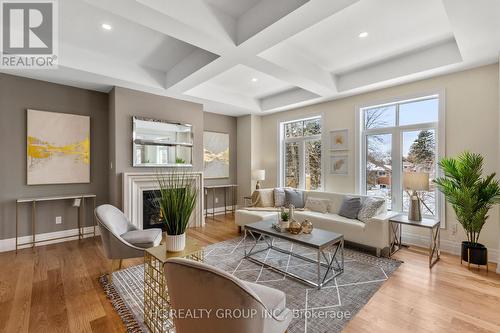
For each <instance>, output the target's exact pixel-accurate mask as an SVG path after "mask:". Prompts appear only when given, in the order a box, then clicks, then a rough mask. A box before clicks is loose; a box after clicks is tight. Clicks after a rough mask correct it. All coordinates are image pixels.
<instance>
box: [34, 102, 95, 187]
mask: <svg viewBox="0 0 500 333" xmlns="http://www.w3.org/2000/svg"><path fill="white" fill-rule="evenodd" d="M27 120H28V124H27V129H28V131H27V132H28V133H27V147H26V151H27V179H28V185H39V184H65V183H88V182H90V117H88V116H80V115H73V114H67V113H57V112H47V111H37V110H28V114H27Z"/></svg>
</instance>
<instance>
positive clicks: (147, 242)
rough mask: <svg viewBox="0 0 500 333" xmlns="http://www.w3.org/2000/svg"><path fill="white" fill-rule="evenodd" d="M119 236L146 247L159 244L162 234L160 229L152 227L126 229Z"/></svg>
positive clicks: (135, 244) (138, 245) (133, 243)
mask: <svg viewBox="0 0 500 333" xmlns="http://www.w3.org/2000/svg"><path fill="white" fill-rule="evenodd" d="M121 237H122V238H123V239H124V240H126V241H127V242H129V243H130V244H132V245H134V246H137V247H140V248H143V249H147V248H150V247H153V246H157V245H159V244H160V241H161V237H162V236H161V229H159V228H153V229H144V230H132V231H128V232H126V233H124V234H122V235H121Z"/></svg>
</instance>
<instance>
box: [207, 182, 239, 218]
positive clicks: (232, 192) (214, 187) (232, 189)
mask: <svg viewBox="0 0 500 333" xmlns="http://www.w3.org/2000/svg"><path fill="white" fill-rule="evenodd" d="M203 188H204V190H205V191H204V192H205V217H208V214H211V215H212V218H213V217H215V190H217V189H223V190H224V215H226V214H227V212H231V213H232V212H234V211H235V206H236V190H237V188H238V185H236V184H228V185H206V186H204V187H203ZM210 190H211V191H212V212H209V211H208V205H207V201H208V192H209V191H210ZM228 190H229V193H230V198H231V202H230V204H231V205H230V206H231V209H228V208H227V207H228V205H227V192H228Z"/></svg>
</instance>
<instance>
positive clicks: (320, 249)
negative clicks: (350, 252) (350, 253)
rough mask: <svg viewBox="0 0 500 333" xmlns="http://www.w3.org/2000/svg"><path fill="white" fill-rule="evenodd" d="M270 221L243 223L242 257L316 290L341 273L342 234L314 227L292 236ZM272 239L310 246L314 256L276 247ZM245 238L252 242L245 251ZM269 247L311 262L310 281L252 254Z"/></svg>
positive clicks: (266, 249) (342, 258)
mask: <svg viewBox="0 0 500 333" xmlns="http://www.w3.org/2000/svg"><path fill="white" fill-rule="evenodd" d="M272 224H273V221H272V220H265V221H261V222H256V223H251V224H247V225H246V226H245V238H244V245H245V258H246V259H248V260H250V261H252V262H254V263H256V264H259V265H262V266H264V267H267V268H270V269H272V270H274V271H277V272H279V273H281V274H284V275H285V276H288V277H291V278H294V279H296V280H298V281H301V282H303V283H305V284H307V285H310V286H313V287H316V288H318V289H321V287H323V286H324V285H325V284H326V283H328V282H330V281H331V280H333V279H334V278H335V277H336V276H338V275H339V274H341V273H342V272H344V235H342V234H337V233H335V232H332V231H327V230H322V229H318V228H314V230H313V231H312V233H310V234H303V233H302V234H299V235H293V234H291V233H289V232H279V231H277V230H275V229H273V227H272ZM276 239H282V240H286V241H288V242H291V243H292V244H297V245H300V246H303V247H306V248H308V249H311V250H313V251H314V252H316V259H311V258H308V257H305V256H303V255H300V254H298V253H295V252H293V251H288V250H285V249H282V248H279V247H278V246H276V244H275V240H276ZM248 241H251V242H253V243H254V244H252V245H253V246H252V245H250V246H251V248H250V250H248V251H247V242H248ZM263 243H264V245H265V247H264V248H261V247H260V245H262V244H263ZM270 250H274V251H278V252H281V253H284V254H287V255H291V256H293V257H296V258H299V259H301V260H304V261H306V262H309V263H313V264H315V268H316V276H317V278H316V280H315V281H314V280H311V279H307V278H304V277H301V276H299V275H297V274H294V273H291V272H289V271H288V270H284V269H281V268H280V267H277V266H275V265H271V264H270V263H268V262H266V261H265V260H261V259H260V258H259V257H258V256H256V255H257V254H259V253H262V252H265V251H270ZM322 259H324V261H322ZM322 267H323V268H326V272H325V273H322V272H321V268H322Z"/></svg>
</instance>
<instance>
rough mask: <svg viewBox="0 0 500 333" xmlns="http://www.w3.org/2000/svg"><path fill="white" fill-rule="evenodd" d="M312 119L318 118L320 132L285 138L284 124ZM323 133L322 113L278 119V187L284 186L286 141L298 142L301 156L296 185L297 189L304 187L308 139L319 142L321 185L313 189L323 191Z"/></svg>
mask: <svg viewBox="0 0 500 333" xmlns="http://www.w3.org/2000/svg"><path fill="white" fill-rule="evenodd" d="M312 119H319V122H320V128H321V134H316V135H308V136H302V137H299V138H285V125H286V124H289V123H295V122H299V121H306V120H312ZM323 135H324V129H323V115H313V116H305V117H297V118H293V119H287V120H279V121H278V156H279V163H278V176H279V180H278V184H279V186H280V187H284V186H285V184H286V182H285V145H286V144H287V143H292V142H295V143H298V144H299V152H300V153H299V155H300V156H301V158H300V160H299V186H298V187H297V188H298V189H302V190H303V189H305V187H306V186H305V185H306V184H305V178H306V177H305V155H306V147H305V146H306V145H305V142H306V141H310V140H316V141H317V140H319V141H320V142H321V168H320V169H321V186H320V188H318V189H316V190H315V191H323V189H324V186H325V177H324V172H323V170H324V164H325V149H324V140H323Z"/></svg>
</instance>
